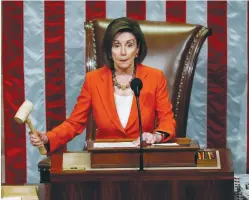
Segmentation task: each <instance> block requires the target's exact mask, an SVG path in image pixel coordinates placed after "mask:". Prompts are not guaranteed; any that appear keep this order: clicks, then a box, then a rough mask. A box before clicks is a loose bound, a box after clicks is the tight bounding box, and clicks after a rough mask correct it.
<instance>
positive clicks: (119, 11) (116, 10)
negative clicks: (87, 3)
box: [106, 0, 126, 19]
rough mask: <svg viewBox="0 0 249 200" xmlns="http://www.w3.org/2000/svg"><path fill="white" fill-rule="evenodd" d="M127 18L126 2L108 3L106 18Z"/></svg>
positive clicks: (109, 1)
mask: <svg viewBox="0 0 249 200" xmlns="http://www.w3.org/2000/svg"><path fill="white" fill-rule="evenodd" d="M125 16H126V1H125V0H121V1H113V0H108V1H106V18H108V19H115V18H118V17H125Z"/></svg>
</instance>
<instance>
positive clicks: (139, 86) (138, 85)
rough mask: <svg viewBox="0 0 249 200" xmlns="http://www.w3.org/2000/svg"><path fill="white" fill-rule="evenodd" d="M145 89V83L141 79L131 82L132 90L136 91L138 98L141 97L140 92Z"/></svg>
mask: <svg viewBox="0 0 249 200" xmlns="http://www.w3.org/2000/svg"><path fill="white" fill-rule="evenodd" d="M142 88H143V83H142V81H141V80H140V79H139V78H134V79H133V80H132V81H131V89H132V90H133V91H134V94H135V96H136V97H139V95H140V90H141V89H142Z"/></svg>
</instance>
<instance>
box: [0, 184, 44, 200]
mask: <svg viewBox="0 0 249 200" xmlns="http://www.w3.org/2000/svg"><path fill="white" fill-rule="evenodd" d="M1 189H2V194H1V197H2V198H5V197H21V199H22V200H39V198H38V186H27V185H23V186H21V185H17V186H16V185H11V186H7V185H5V186H2V188H1Z"/></svg>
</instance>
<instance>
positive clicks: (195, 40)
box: [85, 19, 211, 140]
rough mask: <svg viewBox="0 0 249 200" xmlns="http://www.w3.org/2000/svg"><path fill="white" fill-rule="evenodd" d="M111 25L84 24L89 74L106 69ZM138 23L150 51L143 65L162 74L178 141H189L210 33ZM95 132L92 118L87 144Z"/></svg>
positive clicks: (194, 27)
mask: <svg viewBox="0 0 249 200" xmlns="http://www.w3.org/2000/svg"><path fill="white" fill-rule="evenodd" d="M110 22H111V20H110V19H96V20H92V21H88V22H86V23H85V30H86V41H87V43H86V70H87V72H88V71H92V70H95V69H97V68H99V67H101V66H103V65H104V61H103V59H102V55H101V45H102V41H103V37H104V33H105V30H106V28H107V26H108V24H109V23H110ZM138 22H139V24H140V26H141V29H142V31H143V32H144V35H145V39H146V43H147V47H148V53H147V56H146V58H145V60H144V62H143V64H145V65H149V66H151V67H155V68H160V69H162V70H163V72H164V74H165V76H166V78H167V87H168V88H167V89H168V92H169V96H170V98H171V102H172V105H173V112H174V116H175V119H176V124H177V128H176V137H186V127H187V117H188V109H189V101H190V95H191V88H192V82H193V76H194V72H195V68H196V63H197V58H198V55H199V52H200V49H201V47H202V45H203V43H204V41H205V40H206V38H207V36H209V35H210V34H211V30H210V29H208V28H206V27H203V26H201V25H194V24H176V23H167V22H155V21H138ZM96 129H97V127H96V124H95V122H94V119H93V118H92V116H91V117H90V118H89V120H88V126H87V133H86V140H94V139H95V136H96Z"/></svg>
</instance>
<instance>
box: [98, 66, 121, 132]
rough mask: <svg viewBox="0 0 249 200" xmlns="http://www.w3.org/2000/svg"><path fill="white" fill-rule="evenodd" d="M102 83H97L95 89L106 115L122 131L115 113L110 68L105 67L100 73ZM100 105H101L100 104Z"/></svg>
mask: <svg viewBox="0 0 249 200" xmlns="http://www.w3.org/2000/svg"><path fill="white" fill-rule="evenodd" d="M101 78H102V83H100V84H98V85H97V89H98V92H99V95H100V98H101V101H102V103H103V106H104V108H105V110H106V112H107V115H108V116H109V118H110V119H111V121H112V123H113V124H114V125H115V126H116V127H117V128H118V129H119V130H121V131H122V132H124V129H123V127H122V125H121V123H120V120H119V116H118V113H117V109H116V105H115V101H114V89H113V81H112V73H111V70H109V69H108V68H106V71H105V72H104V73H103V74H102V75H101ZM100 106H101V105H100Z"/></svg>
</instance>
